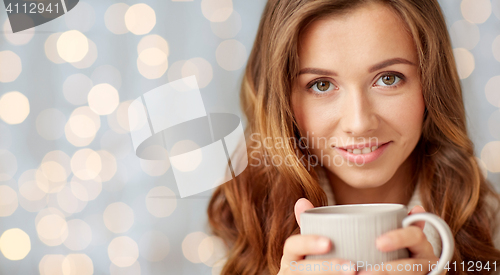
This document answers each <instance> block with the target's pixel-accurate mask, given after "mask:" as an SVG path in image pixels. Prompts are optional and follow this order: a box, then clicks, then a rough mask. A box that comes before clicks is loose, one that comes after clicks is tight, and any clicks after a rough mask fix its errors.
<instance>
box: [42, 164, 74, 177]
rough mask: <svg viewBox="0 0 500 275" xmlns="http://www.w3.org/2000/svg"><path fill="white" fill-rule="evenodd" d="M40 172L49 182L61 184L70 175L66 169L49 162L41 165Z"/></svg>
mask: <svg viewBox="0 0 500 275" xmlns="http://www.w3.org/2000/svg"><path fill="white" fill-rule="evenodd" d="M40 170H41V171H42V172H43V174H44V175H45V177H46V178H47V179H48V180H49V181H53V182H61V181H65V180H66V179H67V177H68V174H66V172H65V171H64V167H62V165H61V164H59V163H58V162H55V161H47V162H44V163H42V164H41V165H40Z"/></svg>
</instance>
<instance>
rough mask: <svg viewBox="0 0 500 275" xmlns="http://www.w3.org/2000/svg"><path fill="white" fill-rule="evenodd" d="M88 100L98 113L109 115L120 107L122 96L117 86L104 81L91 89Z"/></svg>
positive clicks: (93, 109)
mask: <svg viewBox="0 0 500 275" xmlns="http://www.w3.org/2000/svg"><path fill="white" fill-rule="evenodd" d="M88 102H89V106H90V109H92V111H94V112H95V113H96V114H98V115H109V114H111V113H112V112H113V111H114V110H115V109H116V107H118V104H119V103H120V98H119V96H118V91H117V90H116V89H115V87H113V86H111V85H109V84H107V83H102V84H97V85H95V86H94V87H93V88H92V89H91V90H90V92H89V94H88Z"/></svg>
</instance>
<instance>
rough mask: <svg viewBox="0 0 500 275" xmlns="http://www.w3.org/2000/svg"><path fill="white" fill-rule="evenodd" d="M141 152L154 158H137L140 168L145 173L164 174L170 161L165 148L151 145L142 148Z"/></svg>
mask: <svg viewBox="0 0 500 275" xmlns="http://www.w3.org/2000/svg"><path fill="white" fill-rule="evenodd" d="M143 154H144V155H147V156H150V157H151V158H154V159H153V160H149V159H139V161H140V163H141V169H142V171H144V172H145V173H146V174H148V175H150V176H153V177H157V176H161V175H163V174H165V172H167V171H168V168H170V161H169V159H168V155H167V150H166V149H165V148H163V147H162V146H160V145H151V146H148V147H146V148H145V149H144V150H143Z"/></svg>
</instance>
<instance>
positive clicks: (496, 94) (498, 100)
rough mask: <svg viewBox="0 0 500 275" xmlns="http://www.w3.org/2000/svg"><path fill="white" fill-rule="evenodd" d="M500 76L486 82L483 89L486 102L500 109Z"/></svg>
mask: <svg viewBox="0 0 500 275" xmlns="http://www.w3.org/2000/svg"><path fill="white" fill-rule="evenodd" d="M498 87H500V75H497V76H494V77H492V78H490V80H488V82H487V83H486V87H485V89H484V91H485V93H486V99H487V100H488V102H489V103H490V104H491V105H493V106H495V107H499V108H500V89H499V88H498Z"/></svg>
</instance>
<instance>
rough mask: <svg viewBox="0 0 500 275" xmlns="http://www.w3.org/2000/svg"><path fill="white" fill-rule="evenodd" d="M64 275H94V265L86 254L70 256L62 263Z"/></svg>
mask: <svg viewBox="0 0 500 275" xmlns="http://www.w3.org/2000/svg"><path fill="white" fill-rule="evenodd" d="M62 271H63V274H64V275H92V274H94V264H93V263H92V259H90V257H89V256H87V255H86V254H69V255H68V256H66V257H65V258H64V260H63V262H62Z"/></svg>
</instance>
